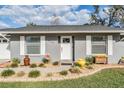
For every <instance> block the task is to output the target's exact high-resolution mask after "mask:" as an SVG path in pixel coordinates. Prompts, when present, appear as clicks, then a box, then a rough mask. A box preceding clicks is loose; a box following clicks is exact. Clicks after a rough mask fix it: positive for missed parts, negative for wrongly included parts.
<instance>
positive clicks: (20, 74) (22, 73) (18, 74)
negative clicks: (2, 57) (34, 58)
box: [17, 71, 25, 77]
mask: <svg viewBox="0 0 124 93" xmlns="http://www.w3.org/2000/svg"><path fill="white" fill-rule="evenodd" d="M24 75H25V72H24V71H20V72H18V73H17V76H18V77H22V76H24Z"/></svg>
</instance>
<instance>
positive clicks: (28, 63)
mask: <svg viewBox="0 0 124 93" xmlns="http://www.w3.org/2000/svg"><path fill="white" fill-rule="evenodd" d="M24 65H25V66H29V65H30V58H29V56H28V55H25V58H24Z"/></svg>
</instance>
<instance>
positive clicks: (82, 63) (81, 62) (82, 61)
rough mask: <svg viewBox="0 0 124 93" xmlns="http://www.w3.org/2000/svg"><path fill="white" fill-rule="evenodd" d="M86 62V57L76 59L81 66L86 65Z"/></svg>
mask: <svg viewBox="0 0 124 93" xmlns="http://www.w3.org/2000/svg"><path fill="white" fill-rule="evenodd" d="M85 63H86V61H85V59H82V58H80V59H78V60H77V61H76V64H78V65H80V66H81V67H84V66H85Z"/></svg>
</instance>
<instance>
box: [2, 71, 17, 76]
mask: <svg viewBox="0 0 124 93" xmlns="http://www.w3.org/2000/svg"><path fill="white" fill-rule="evenodd" d="M14 74H15V72H14V71H13V70H11V69H8V70H3V71H2V72H1V76H3V77H9V76H12V75H14Z"/></svg>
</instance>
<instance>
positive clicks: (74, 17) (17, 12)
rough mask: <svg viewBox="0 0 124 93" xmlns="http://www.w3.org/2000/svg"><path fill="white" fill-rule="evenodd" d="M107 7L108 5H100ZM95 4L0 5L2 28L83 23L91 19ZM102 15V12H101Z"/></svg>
mask: <svg viewBox="0 0 124 93" xmlns="http://www.w3.org/2000/svg"><path fill="white" fill-rule="evenodd" d="M100 7H101V9H102V8H106V7H107V6H100ZM92 11H94V9H93V6H90V5H79V6H78V5H77V6H62V5H60V6H42V5H39V6H31V5H29V6H12V5H11V6H2V5H1V6H0V28H6V27H22V26H25V25H26V24H28V23H31V22H33V23H35V24H38V25H52V24H58V25H83V24H85V23H88V22H89V20H90V13H91V12H92ZM101 15H103V14H102V12H101Z"/></svg>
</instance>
